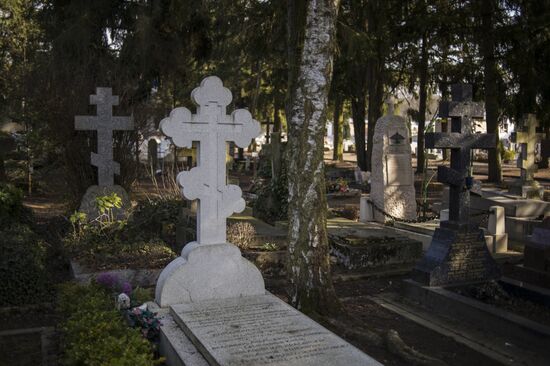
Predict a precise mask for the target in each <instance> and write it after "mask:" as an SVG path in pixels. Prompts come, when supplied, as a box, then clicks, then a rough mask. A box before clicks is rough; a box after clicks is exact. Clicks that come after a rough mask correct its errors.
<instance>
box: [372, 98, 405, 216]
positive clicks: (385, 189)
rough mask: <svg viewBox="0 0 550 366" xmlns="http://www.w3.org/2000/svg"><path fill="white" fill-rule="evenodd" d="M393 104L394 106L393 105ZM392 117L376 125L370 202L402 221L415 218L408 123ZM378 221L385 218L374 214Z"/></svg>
mask: <svg viewBox="0 0 550 366" xmlns="http://www.w3.org/2000/svg"><path fill="white" fill-rule="evenodd" d="M390 103H391V102H390ZM389 112H390V113H389V114H388V115H386V116H384V117H381V118H380V119H379V120H378V121H377V122H376V127H375V129H374V137H373V151H372V175H371V199H372V201H373V202H374V203H375V204H376V206H378V207H380V208H382V209H383V210H384V211H386V212H387V213H389V214H390V215H393V216H395V217H399V218H402V219H415V218H416V199H415V193H414V176H413V171H412V162H411V145H410V144H409V129H408V128H407V121H406V120H405V119H404V118H403V117H401V116H396V115H393V108H389ZM374 217H375V219H376V220H377V221H380V222H384V221H386V219H387V218H386V217H384V215H382V214H381V213H380V212H378V211H376V210H375V211H374Z"/></svg>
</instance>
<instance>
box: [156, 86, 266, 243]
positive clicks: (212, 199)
mask: <svg viewBox="0 0 550 366" xmlns="http://www.w3.org/2000/svg"><path fill="white" fill-rule="evenodd" d="M191 98H192V99H193V102H195V104H196V105H197V113H196V114H191V111H189V109H187V108H185V107H179V108H175V109H173V110H172V112H171V113H170V116H169V117H167V118H165V119H163V120H162V121H161V123H160V129H161V130H162V132H163V133H164V134H165V135H166V136H168V137H170V138H172V141H173V143H174V144H175V145H176V146H178V147H187V148H191V147H192V143H193V141H197V142H198V143H199V146H198V148H197V157H198V161H197V167H195V168H193V169H191V170H190V171H184V172H181V173H179V175H178V178H177V180H178V182H179V184H180V185H181V186H182V187H183V195H184V196H185V198H187V199H189V200H194V199H198V200H199V205H198V214H197V242H198V244H223V243H225V242H226V219H227V217H229V216H230V215H231V214H233V213H234V212H241V211H242V210H244V208H245V202H244V200H243V199H242V197H241V196H242V191H241V189H240V188H239V186H236V185H227V184H226V174H225V170H226V155H227V143H228V142H230V141H233V142H234V143H235V144H236V145H237V146H239V147H242V148H244V147H247V146H248V145H250V142H251V140H252V139H253V138H254V137H256V136H258V135H259V134H260V132H261V130H260V124H259V123H258V122H257V121H255V120H254V119H252V115H251V114H250V112H248V111H247V110H246V109H237V110H235V111H234V112H233V113H232V114H231V115H227V114H226V107H227V106H228V105H229V103H231V100H232V95H231V92H230V91H229V89H227V88H225V87H224V86H223V83H222V81H221V80H220V79H219V78H218V77H216V76H210V77H207V78H205V79H204V80H203V81H202V82H201V85H200V86H199V87H197V88H195V89H194V90H193V92H192V93H191Z"/></svg>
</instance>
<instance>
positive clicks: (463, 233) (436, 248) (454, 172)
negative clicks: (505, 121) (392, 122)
mask: <svg viewBox="0 0 550 366" xmlns="http://www.w3.org/2000/svg"><path fill="white" fill-rule="evenodd" d="M452 97H453V101H452V102H446V103H442V104H441V108H440V117H451V118H452V120H451V133H428V134H426V147H428V148H450V149H451V167H450V168H448V167H444V166H439V167H438V176H437V178H438V181H440V182H442V183H446V184H449V186H450V193H449V196H450V197H449V220H448V221H442V222H441V225H440V228H437V229H436V230H435V233H434V236H433V238H432V242H431V245H430V247H429V248H428V251H427V252H426V254H425V255H424V257H423V258H422V260H421V261H420V262H419V263H418V264H417V265H416V267H415V269H414V271H413V274H412V278H413V279H414V280H416V281H418V282H420V283H422V284H426V285H428V286H443V285H451V284H458V283H466V282H481V281H486V280H490V279H494V278H497V277H498V276H499V275H500V273H499V270H498V267H497V265H496V263H495V261H494V260H493V258H492V257H491V254H490V253H489V251H488V249H487V244H486V242H485V237H484V234H483V231H482V230H480V229H479V228H478V225H477V224H476V223H475V222H472V220H471V218H470V191H469V190H470V189H471V188H472V186H473V179H472V177H471V176H469V168H470V153H471V149H478V148H494V147H495V144H496V138H495V136H494V135H491V134H475V133H474V132H473V126H472V118H482V117H483V113H482V112H483V110H482V109H480V108H479V104H478V103H474V102H472V86H471V85H462V84H457V85H453V86H452Z"/></svg>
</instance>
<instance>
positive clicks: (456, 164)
mask: <svg viewBox="0 0 550 366" xmlns="http://www.w3.org/2000/svg"><path fill="white" fill-rule="evenodd" d="M451 93H452V97H453V101H452V102H442V103H441V105H440V112H439V116H440V117H443V118H447V117H451V132H450V133H427V134H426V147H427V148H430V149H433V148H439V149H451V167H450V168H448V167H446V166H439V167H438V169H437V180H438V181H439V182H441V183H447V184H449V185H450V197H449V220H451V221H455V222H457V223H460V224H467V222H468V219H469V216H470V212H469V205H470V192H469V190H468V189H467V188H469V187H467V186H466V183H467V181H466V178H467V177H468V169H469V168H470V150H472V149H482V148H483V149H488V148H494V147H495V145H496V139H495V136H494V135H493V134H480V133H473V127H472V119H473V118H483V113H481V112H482V110H481V111H480V110H479V109H480V107H479V106H480V104H479V103H474V102H472V86H471V85H465V84H456V85H453V86H452V88H451ZM448 104H452V105H455V106H457V105H460V106H461V107H460V108H458V107H455V108H447V107H445V106H446V105H448ZM453 111H454V112H453Z"/></svg>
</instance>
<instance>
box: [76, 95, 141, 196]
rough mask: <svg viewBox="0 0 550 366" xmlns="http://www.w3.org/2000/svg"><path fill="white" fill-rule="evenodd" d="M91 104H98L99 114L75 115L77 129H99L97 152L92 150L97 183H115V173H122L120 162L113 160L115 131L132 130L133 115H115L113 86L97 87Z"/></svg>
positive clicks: (116, 98) (116, 103) (116, 100)
mask: <svg viewBox="0 0 550 366" xmlns="http://www.w3.org/2000/svg"><path fill="white" fill-rule="evenodd" d="M90 104H95V105H97V116H75V117H74V127H75V129H76V130H96V131H97V154H96V153H94V152H92V158H91V161H92V165H93V166H96V167H97V183H98V185H100V186H112V185H114V184H115V183H114V175H115V174H120V164H118V163H117V162H115V161H113V131H115V130H132V129H133V128H134V122H133V121H132V117H113V106H115V105H118V96H117V95H113V94H112V89H111V88H96V93H95V94H92V95H90Z"/></svg>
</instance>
